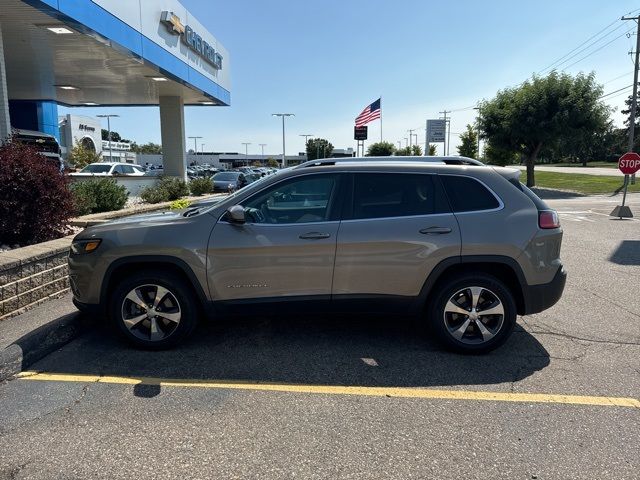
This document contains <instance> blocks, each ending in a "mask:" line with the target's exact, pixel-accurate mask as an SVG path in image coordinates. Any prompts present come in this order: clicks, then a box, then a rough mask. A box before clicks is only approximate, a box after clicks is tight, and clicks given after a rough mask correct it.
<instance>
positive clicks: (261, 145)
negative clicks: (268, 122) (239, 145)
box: [258, 143, 267, 157]
mask: <svg viewBox="0 0 640 480" xmlns="http://www.w3.org/2000/svg"><path fill="white" fill-rule="evenodd" d="M258 145H260V148H262V156H263V157H264V147H266V146H267V144H266V143H259V144H258Z"/></svg>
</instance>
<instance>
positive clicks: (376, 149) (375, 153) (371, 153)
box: [367, 142, 396, 157]
mask: <svg viewBox="0 0 640 480" xmlns="http://www.w3.org/2000/svg"><path fill="white" fill-rule="evenodd" d="M395 151H396V147H395V146H394V145H393V143H391V142H376V143H372V144H371V145H369V148H367V157H389V156H391V155H393V152H395Z"/></svg>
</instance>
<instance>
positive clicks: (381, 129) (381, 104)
mask: <svg viewBox="0 0 640 480" xmlns="http://www.w3.org/2000/svg"><path fill="white" fill-rule="evenodd" d="M380 141H382V95H380Z"/></svg>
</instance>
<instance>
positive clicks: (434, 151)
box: [427, 143, 437, 157]
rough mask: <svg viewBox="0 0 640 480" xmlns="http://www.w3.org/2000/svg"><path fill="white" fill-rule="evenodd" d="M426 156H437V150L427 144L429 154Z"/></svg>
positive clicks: (431, 144) (432, 145)
mask: <svg viewBox="0 0 640 480" xmlns="http://www.w3.org/2000/svg"><path fill="white" fill-rule="evenodd" d="M427 155H429V156H431V157H435V156H436V155H437V149H436V146H435V145H434V144H433V143H430V144H429V152H428V153H427Z"/></svg>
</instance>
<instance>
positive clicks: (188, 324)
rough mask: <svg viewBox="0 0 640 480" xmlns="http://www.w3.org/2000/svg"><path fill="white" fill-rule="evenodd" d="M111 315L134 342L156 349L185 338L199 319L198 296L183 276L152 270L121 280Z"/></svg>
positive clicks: (127, 338) (120, 329)
mask: <svg viewBox="0 0 640 480" xmlns="http://www.w3.org/2000/svg"><path fill="white" fill-rule="evenodd" d="M109 317H110V319H111V321H112V322H113V324H114V326H115V327H116V328H117V330H118V331H119V332H120V333H121V334H122V335H123V336H124V338H125V339H126V340H128V341H129V342H130V343H132V344H134V345H136V346H138V347H142V348H148V349H154V350H159V349H163V348H169V347H172V346H174V345H176V344H178V343H179V342H181V341H182V340H184V339H185V338H186V337H187V336H189V334H190V333H191V332H192V331H193V329H194V328H195V326H196V324H197V320H198V317H197V307H196V299H195V297H194V295H193V292H192V290H191V289H190V288H189V286H188V285H187V284H186V283H185V282H184V281H183V280H182V278H180V277H179V276H177V275H174V274H172V273H170V272H162V271H151V270H149V271H145V272H140V273H137V274H135V275H132V276H130V277H127V278H126V279H124V280H123V281H122V282H120V283H119V284H118V286H117V287H116V289H115V290H114V291H113V293H112V295H111V298H110V302H109Z"/></svg>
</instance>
